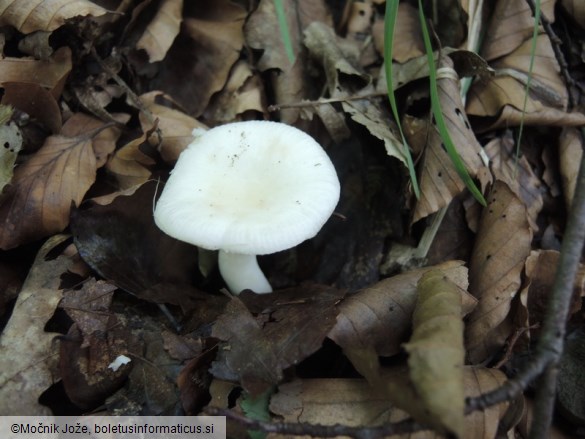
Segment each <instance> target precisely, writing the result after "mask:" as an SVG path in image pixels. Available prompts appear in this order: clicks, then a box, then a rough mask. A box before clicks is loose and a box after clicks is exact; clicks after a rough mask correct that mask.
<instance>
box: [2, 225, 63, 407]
mask: <svg viewBox="0 0 585 439" xmlns="http://www.w3.org/2000/svg"><path fill="white" fill-rule="evenodd" d="M65 239H67V237H66V236H63V235H58V236H54V237H52V238H50V239H49V240H48V241H47V242H46V243H45V244H44V245H43V246H42V248H41V249H40V250H39V253H38V254H37V257H36V259H35V261H34V263H33V266H32V268H31V270H30V272H29V274H28V277H27V278H26V281H25V283H24V285H23V286H22V290H21V291H20V294H19V296H18V299H17V301H16V305H15V306H14V309H13V311H12V317H11V318H10V320H9V321H8V323H7V325H6V327H5V328H4V329H3V331H2V334H1V335H0V350H1V351H2V355H1V356H0V413H2V414H3V415H21V416H23V415H45V416H47V415H51V414H52V412H51V410H50V409H49V408H48V407H45V406H42V405H40V404H39V402H38V399H39V396H40V395H41V393H43V392H44V391H45V390H46V389H47V388H48V387H49V386H50V385H51V384H53V383H54V382H55V380H56V377H54V376H53V374H52V373H51V370H54V365H55V362H56V361H57V356H56V354H57V352H58V345H57V344H55V343H54V341H53V339H54V338H55V336H56V335H57V334H53V333H49V332H45V331H44V328H45V325H46V323H47V321H48V320H49V319H50V318H51V317H52V316H53V313H54V311H55V309H56V308H57V305H58V304H59V301H60V300H61V297H62V294H63V291H62V290H60V289H59V284H60V283H61V280H60V277H61V275H62V274H63V273H65V272H66V271H67V270H68V268H69V267H70V266H71V265H72V263H73V262H72V259H70V258H68V257H65V256H59V257H58V258H57V259H53V260H50V261H47V260H46V259H45V258H46V256H47V254H48V253H49V252H50V251H51V250H52V249H54V248H55V247H56V246H57V245H59V244H60V243H62V242H63V241H64V240H65Z"/></svg>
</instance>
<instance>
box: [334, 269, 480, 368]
mask: <svg viewBox="0 0 585 439" xmlns="http://www.w3.org/2000/svg"><path fill="white" fill-rule="evenodd" d="M432 268H437V269H439V270H442V271H443V272H445V274H446V276H447V277H449V279H451V280H452V281H453V282H454V283H455V284H457V285H458V286H459V288H461V294H462V300H463V304H464V312H465V313H468V312H470V310H471V309H473V306H474V303H475V301H474V300H473V299H472V298H470V295H469V294H468V293H466V292H465V290H466V289H467V269H466V268H465V267H464V266H463V263H462V262H459V261H449V262H445V263H443V264H439V265H436V266H435V267H427V268H421V269H418V270H413V271H409V272H407V273H403V274H399V275H397V276H393V277H390V278H388V279H384V280H382V281H380V282H378V283H377V284H375V285H372V286H371V287H369V288H366V289H365V290H362V291H360V292H358V293H356V294H354V295H352V296H349V297H347V298H346V299H345V300H344V301H343V302H342V303H341V304H340V305H339V314H338V316H337V323H336V324H335V326H334V327H333V329H332V330H331V332H329V335H328V336H329V338H331V339H332V340H333V341H335V343H337V344H338V345H339V346H341V347H342V348H343V349H346V350H347V349H364V348H373V349H375V352H376V354H377V355H381V356H390V355H394V354H396V353H397V352H399V350H400V344H401V343H402V342H404V341H405V340H406V337H407V336H408V333H409V332H410V329H411V318H412V312H413V310H414V306H415V303H416V285H417V283H418V281H419V279H420V278H421V276H422V275H423V274H424V273H425V272H427V271H428V270H430V269H432Z"/></svg>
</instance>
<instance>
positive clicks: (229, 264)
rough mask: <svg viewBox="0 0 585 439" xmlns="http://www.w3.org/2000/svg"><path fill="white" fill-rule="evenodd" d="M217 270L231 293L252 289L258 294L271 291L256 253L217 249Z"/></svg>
mask: <svg viewBox="0 0 585 439" xmlns="http://www.w3.org/2000/svg"><path fill="white" fill-rule="evenodd" d="M219 272H220V273H221V276H222V277H223V280H224V281H225V283H226V284H227V286H228V288H229V289H230V291H231V292H232V294H236V295H237V294H240V293H241V292H242V290H252V291H254V292H256V293H258V294H263V293H272V287H271V286H270V284H269V283H268V280H267V279H266V276H264V273H262V270H261V269H260V266H259V265H258V261H257V260H256V255H244V254H241V253H229V252H226V251H223V250H220V251H219Z"/></svg>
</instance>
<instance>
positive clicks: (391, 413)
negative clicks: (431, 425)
mask: <svg viewBox="0 0 585 439" xmlns="http://www.w3.org/2000/svg"><path fill="white" fill-rule="evenodd" d="M463 372H464V373H463V377H464V384H465V395H466V396H467V397H473V396H478V395H480V394H481V393H485V392H488V391H490V390H493V389H495V388H497V387H499V386H500V385H501V384H503V383H504V381H505V380H506V376H505V375H504V374H503V373H502V372H500V371H499V370H495V369H487V368H476V367H465V368H464V369H463ZM379 390H380V389H375V388H372V387H371V386H370V384H369V383H368V382H367V381H366V380H363V379H341V378H337V379H335V378H334V379H297V380H294V381H292V382H289V383H286V384H282V385H280V386H278V392H277V393H275V394H274V395H273V396H272V397H271V399H270V411H271V412H272V413H274V414H275V415H277V416H278V417H279V419H280V418H282V419H283V420H284V421H285V422H299V423H308V424H322V425H335V424H345V425H350V426H376V425H382V424H384V423H389V422H398V421H401V420H403V419H406V418H408V417H409V414H408V413H406V412H404V411H402V410H400V409H398V408H396V407H394V406H393V402H392V400H391V398H389V397H387V396H385V395H384V394H383V393H381V392H380V391H379ZM224 398H225V397H224ZM222 400H223V398H222ZM508 406H509V403H507V402H506V403H501V404H499V405H496V406H492V407H489V408H488V409H486V410H485V411H476V412H473V413H471V414H469V415H467V416H466V417H465V425H464V428H465V430H464V434H463V436H462V437H465V438H486V439H488V438H494V437H496V434H497V432H498V425H499V422H500V420H501V419H502V418H503V417H504V415H505V414H506V411H507V409H508ZM396 437H398V438H400V439H406V438H414V437H416V439H439V438H443V437H444V436H442V435H439V434H437V433H435V432H433V431H420V432H418V433H415V434H414V435H412V434H411V435H402V436H396Z"/></svg>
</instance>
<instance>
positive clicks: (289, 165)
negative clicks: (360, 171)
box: [154, 121, 340, 294]
mask: <svg viewBox="0 0 585 439" xmlns="http://www.w3.org/2000/svg"><path fill="white" fill-rule="evenodd" d="M193 134H194V135H195V139H194V140H193V142H192V143H191V144H190V145H189V146H188V147H187V148H186V149H185V150H184V151H183V152H182V153H181V155H180V156H179V159H178V161H177V163H176V165H175V168H174V169H173V171H172V172H171V176H170V177H169V180H168V181H167V183H166V185H165V188H164V190H163V192H162V194H161V196H160V198H159V200H158V202H157V204H156V208H155V211H154V220H155V222H156V225H157V226H158V227H159V228H160V229H161V230H162V231H163V232H165V233H166V234H168V235H170V236H172V237H174V238H177V239H179V240H181V241H185V242H189V243H191V244H194V245H196V246H199V247H200V248H204V249H208V250H219V270H220V273H221V275H222V277H223V279H224V281H225V282H226V284H227V286H228V288H229V289H230V291H231V292H232V293H233V294H239V293H240V292H241V291H242V290H244V289H251V290H253V291H255V292H256V293H270V292H272V287H271V286H270V283H269V282H268V280H267V279H266V277H265V276H264V273H262V270H261V269H260V267H259V266H258V262H257V260H256V255H265V254H269V253H275V252H278V251H282V250H286V249H288V248H291V247H294V246H296V245H297V244H300V243H301V242H303V241H305V240H307V239H309V238H312V237H314V236H315V235H316V234H317V232H318V231H319V230H320V229H321V227H322V226H323V224H325V222H326V221H327V219H328V218H329V217H330V216H331V214H332V213H333V209H335V206H336V205H337V202H338V200H339V190H340V188H339V180H338V178H337V174H336V172H335V168H334V167H333V164H332V163H331V160H329V157H328V156H327V154H326V153H325V152H324V151H323V149H322V148H321V146H320V145H319V144H318V143H317V142H316V141H315V140H314V139H313V138H312V137H311V136H309V135H308V134H306V133H305V132H303V131H301V130H299V129H297V128H294V127H292V126H290V125H286V124H284V123H279V122H268V121H248V122H234V123H230V124H227V125H222V126H219V127H216V128H213V129H211V130H209V131H206V132H202V131H201V130H195V131H193Z"/></svg>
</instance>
